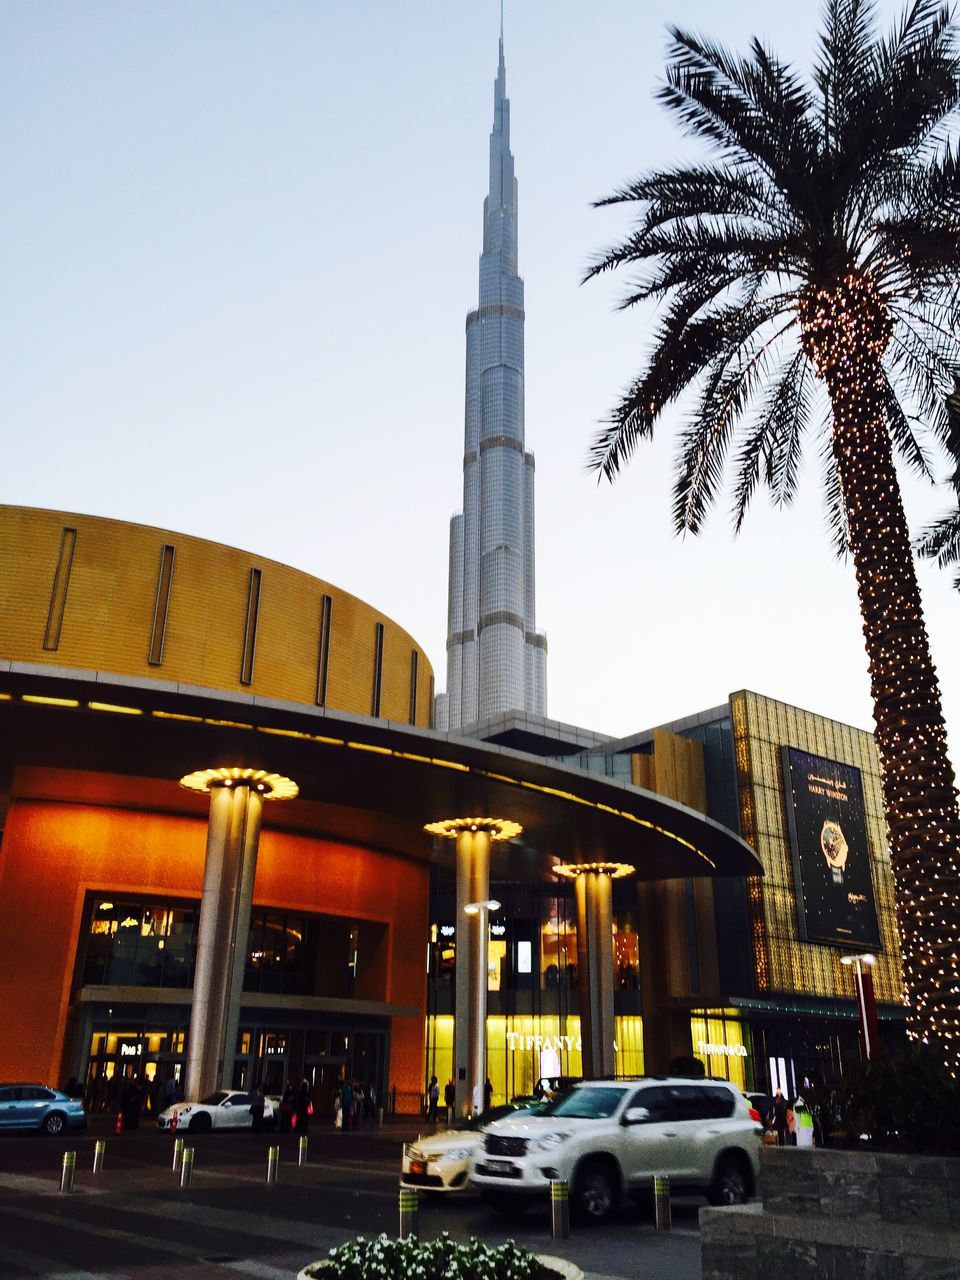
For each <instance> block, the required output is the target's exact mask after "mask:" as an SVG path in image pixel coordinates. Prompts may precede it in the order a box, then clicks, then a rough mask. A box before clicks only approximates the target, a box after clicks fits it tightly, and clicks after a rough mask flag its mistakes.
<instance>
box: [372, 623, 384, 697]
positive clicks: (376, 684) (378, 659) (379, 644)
mask: <svg viewBox="0 0 960 1280" xmlns="http://www.w3.org/2000/svg"><path fill="white" fill-rule="evenodd" d="M382 683H383V623H382V622H378V623H377V630H376V640H375V642H374V650H373V699H372V703H371V707H370V714H371V715H372V716H379V714H380V688H381V685H382Z"/></svg>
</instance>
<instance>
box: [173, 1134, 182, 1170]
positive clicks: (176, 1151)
mask: <svg viewBox="0 0 960 1280" xmlns="http://www.w3.org/2000/svg"><path fill="white" fill-rule="evenodd" d="M182 1164H183V1139H182V1138H175V1139H174V1142H173V1172H174V1173H179V1172H180V1167H181V1165H182Z"/></svg>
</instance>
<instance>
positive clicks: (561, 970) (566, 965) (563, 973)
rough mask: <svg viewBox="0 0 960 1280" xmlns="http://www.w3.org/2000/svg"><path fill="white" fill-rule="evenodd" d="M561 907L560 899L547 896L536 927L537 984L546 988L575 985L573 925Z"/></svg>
mask: <svg viewBox="0 0 960 1280" xmlns="http://www.w3.org/2000/svg"><path fill="white" fill-rule="evenodd" d="M565 907H566V903H565V901H564V900H563V899H562V898H554V899H551V900H550V902H549V914H548V915H547V919H546V920H545V921H544V922H543V924H542V925H541V927H540V984H541V986H542V987H544V988H545V989H546V990H548V991H549V990H552V989H554V988H556V987H560V986H566V987H570V988H573V987H576V985H577V927H576V924H575V923H574V921H573V920H572V919H568V918H567V915H566V910H565Z"/></svg>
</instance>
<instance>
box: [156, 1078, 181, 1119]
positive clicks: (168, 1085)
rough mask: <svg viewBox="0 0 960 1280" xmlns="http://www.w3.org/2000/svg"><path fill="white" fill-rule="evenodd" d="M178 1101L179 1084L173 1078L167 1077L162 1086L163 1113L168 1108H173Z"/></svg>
mask: <svg viewBox="0 0 960 1280" xmlns="http://www.w3.org/2000/svg"><path fill="white" fill-rule="evenodd" d="M176 1100H177V1082H176V1080H174V1078H173V1076H167V1078H166V1080H164V1082H163V1084H162V1085H161V1086H160V1102H159V1104H158V1105H159V1107H160V1110H161V1111H166V1109H167V1107H172V1106H173V1104H174V1103H175V1102H176Z"/></svg>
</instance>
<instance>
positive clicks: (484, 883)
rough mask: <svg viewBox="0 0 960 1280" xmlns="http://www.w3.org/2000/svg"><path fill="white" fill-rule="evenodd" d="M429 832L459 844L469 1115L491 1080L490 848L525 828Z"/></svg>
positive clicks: (458, 1040)
mask: <svg viewBox="0 0 960 1280" xmlns="http://www.w3.org/2000/svg"><path fill="white" fill-rule="evenodd" d="M424 829H425V830H426V831H429V832H430V833H431V834H432V835H436V836H445V837H446V838H447V839H450V840H456V842H457V919H456V945H455V952H454V991H455V1005H454V1014H455V1016H454V1024H453V1063H454V1083H455V1085H456V1090H457V1097H456V1104H455V1105H456V1111H457V1114H458V1115H465V1114H468V1113H469V1112H471V1111H472V1110H473V1108H474V1099H475V1098H476V1097H478V1096H479V1098H480V1106H481V1107H482V1106H483V1085H484V1081H485V1080H486V1077H487V1069H486V1063H487V947H488V939H489V927H490V925H489V913H490V911H495V910H496V909H497V908H498V907H499V905H500V904H499V903H495V902H491V900H490V845H491V844H492V843H493V842H494V841H497V840H513V839H514V838H515V837H516V836H518V835H519V834H520V832H521V831H522V830H523V828H522V827H521V826H520V825H519V824H518V823H516V822H508V821H506V820H504V819H500V818H449V819H446V820H444V821H442V822H430V823H427V825H426V827H425V828H424ZM441 1087H442V1086H441ZM478 1088H479V1095H478V1093H477V1090H478Z"/></svg>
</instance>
